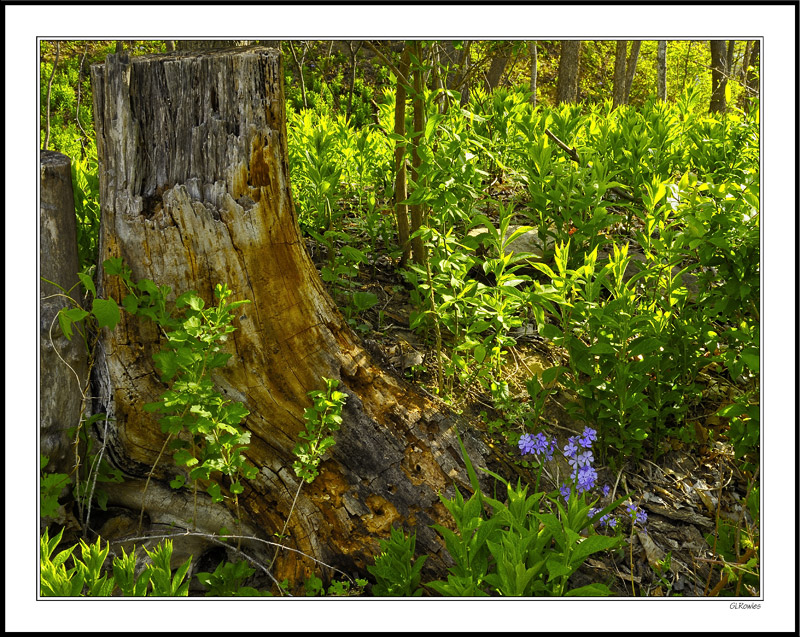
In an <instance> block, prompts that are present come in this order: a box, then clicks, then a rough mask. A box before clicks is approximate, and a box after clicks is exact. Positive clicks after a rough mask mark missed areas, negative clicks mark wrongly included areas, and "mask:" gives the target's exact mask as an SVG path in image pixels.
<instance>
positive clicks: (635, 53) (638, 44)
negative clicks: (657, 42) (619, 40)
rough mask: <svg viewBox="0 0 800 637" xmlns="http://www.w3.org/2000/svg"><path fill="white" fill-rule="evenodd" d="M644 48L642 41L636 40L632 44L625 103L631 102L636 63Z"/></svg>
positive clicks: (626, 76)
mask: <svg viewBox="0 0 800 637" xmlns="http://www.w3.org/2000/svg"><path fill="white" fill-rule="evenodd" d="M641 48H642V41H641V40H634V41H633V42H632V43H631V54H630V56H628V70H627V71H626V72H625V103H626V104H627V103H628V102H629V101H630V97H631V87H632V86H633V76H634V74H635V73H636V62H637V60H638V59H639V49H641Z"/></svg>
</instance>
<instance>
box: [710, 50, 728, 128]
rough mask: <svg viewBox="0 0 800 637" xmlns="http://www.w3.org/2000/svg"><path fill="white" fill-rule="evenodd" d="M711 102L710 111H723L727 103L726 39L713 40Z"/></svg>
mask: <svg viewBox="0 0 800 637" xmlns="http://www.w3.org/2000/svg"><path fill="white" fill-rule="evenodd" d="M710 46H711V104H710V105H709V109H708V110H709V111H711V112H712V113H723V112H724V111H725V108H726V104H725V85H726V84H727V83H728V78H727V72H728V70H727V68H726V65H725V62H726V56H727V52H726V48H725V40H711V41H710Z"/></svg>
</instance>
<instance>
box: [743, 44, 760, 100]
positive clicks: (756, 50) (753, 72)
mask: <svg viewBox="0 0 800 637" xmlns="http://www.w3.org/2000/svg"><path fill="white" fill-rule="evenodd" d="M760 53H761V40H755V41H754V42H753V46H752V48H751V49H750V59H749V60H748V64H747V70H746V71H745V72H746V73H747V90H746V91H745V93H746V94H747V97H746V99H745V108H749V107H750V103H751V101H752V100H753V99H754V98H755V99H758V97H759V95H760V91H761V86H760V84H759V80H760V78H761V69H760V63H761V62H760V60H759V56H760Z"/></svg>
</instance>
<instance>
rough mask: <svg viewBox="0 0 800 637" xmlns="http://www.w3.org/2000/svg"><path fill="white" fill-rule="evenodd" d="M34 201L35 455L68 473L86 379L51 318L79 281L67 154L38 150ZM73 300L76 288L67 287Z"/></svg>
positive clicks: (80, 356)
mask: <svg viewBox="0 0 800 637" xmlns="http://www.w3.org/2000/svg"><path fill="white" fill-rule="evenodd" d="M40 166H41V182H40V183H41V195H40V200H39V210H40V216H39V232H40V234H39V241H40V244H39V249H40V261H39V267H40V272H39V274H40V276H41V277H42V278H43V279H46V281H44V280H40V283H39V294H40V314H39V340H40V345H41V347H40V353H39V374H40V376H39V380H40V388H41V391H40V397H41V400H40V402H39V415H40V420H39V429H40V449H39V450H40V453H42V454H43V455H45V456H47V457H48V458H49V459H50V462H49V464H48V466H47V471H53V472H61V473H69V472H70V471H71V470H72V467H73V465H74V457H73V455H72V454H71V452H70V448H71V441H70V438H69V435H68V433H67V430H68V429H69V428H70V427H75V426H77V425H78V422H79V421H80V417H81V402H82V401H81V398H82V391H83V389H84V384H85V383H86V373H87V361H86V346H85V344H84V343H83V341H82V340H81V338H80V337H79V336H77V335H75V336H73V338H72V340H71V341H68V340H67V339H66V338H65V337H64V335H63V334H62V333H61V328H60V327H59V326H58V322H57V321H56V320H55V319H56V315H57V314H58V312H59V310H61V309H62V308H71V307H75V306H74V305H73V304H72V303H71V302H70V301H69V300H68V299H66V298H64V296H62V294H63V293H62V292H61V290H60V289H59V288H58V287H56V286H55V285H52V284H51V283H48V282H47V281H52V282H53V283H56V284H58V285H59V286H61V288H63V289H65V290H69V289H71V288H72V287H73V286H74V285H75V284H76V283H77V282H78V276H77V272H78V246H77V243H76V238H75V237H76V234H75V202H74V200H73V194H72V176H71V174H70V161H69V157H67V156H66V155H62V154H61V153H56V152H53V151H48V150H43V151H41V153H40ZM71 294H72V298H73V299H74V300H76V301H77V300H78V299H79V296H78V291H77V290H73V291H72V293H71Z"/></svg>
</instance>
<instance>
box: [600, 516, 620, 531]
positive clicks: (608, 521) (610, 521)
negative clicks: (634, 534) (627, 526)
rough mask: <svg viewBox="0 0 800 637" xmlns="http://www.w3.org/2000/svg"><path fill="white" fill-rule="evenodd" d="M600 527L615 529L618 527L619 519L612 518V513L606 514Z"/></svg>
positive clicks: (601, 520)
mask: <svg viewBox="0 0 800 637" xmlns="http://www.w3.org/2000/svg"><path fill="white" fill-rule="evenodd" d="M600 526H610V527H611V528H614V527H616V526H617V519H616V518H615V517H612V515H611V514H610V513H606V514H605V515H604V516H603V517H602V518H600Z"/></svg>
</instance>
